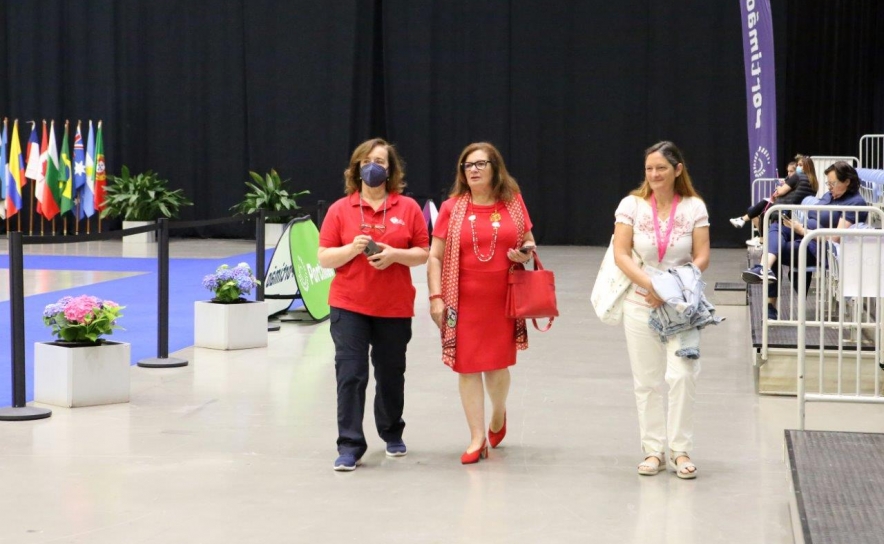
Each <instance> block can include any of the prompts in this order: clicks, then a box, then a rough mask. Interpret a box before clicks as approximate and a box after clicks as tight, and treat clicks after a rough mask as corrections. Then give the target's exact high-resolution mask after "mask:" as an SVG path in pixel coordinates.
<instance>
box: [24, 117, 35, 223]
mask: <svg viewBox="0 0 884 544" xmlns="http://www.w3.org/2000/svg"><path fill="white" fill-rule="evenodd" d="M29 123H31V132H32V133H33V131H34V130H36V128H37V122H36V121H29ZM30 153H31V140H30V139H28V153H27V155H28V156H30ZM25 162H26V163H27V161H25ZM31 181H33V182H34V183H31V209H30V210H29V211H28V215H29V222H28V225H29V226H28V234H30V235H31V236H33V235H34V185H36V184H37V180H35V179H34V180H31Z"/></svg>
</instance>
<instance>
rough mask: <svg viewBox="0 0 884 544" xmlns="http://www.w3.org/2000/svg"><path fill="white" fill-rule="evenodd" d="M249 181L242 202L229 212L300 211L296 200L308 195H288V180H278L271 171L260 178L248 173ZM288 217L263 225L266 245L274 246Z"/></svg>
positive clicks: (306, 192) (255, 173)
mask: <svg viewBox="0 0 884 544" xmlns="http://www.w3.org/2000/svg"><path fill="white" fill-rule="evenodd" d="M249 176H250V178H251V181H246V187H248V191H247V192H246V194H245V196H244V197H243V200H242V202H240V203H239V204H236V205H235V206H231V208H230V209H231V210H233V211H235V212H237V213H241V214H245V215H248V214H252V213H255V212H257V211H258V210H266V211H268V212H280V211H288V210H297V209H300V206H298V202H297V198H298V197H300V196H304V195H309V194H310V191H308V190H304V191H298V192H292V193H290V192H289V191H288V190H287V189H286V184H287V183H288V182H289V181H291V180H289V179H280V177H279V174H278V173H277V172H276V170H274V169H271V170H270V172H269V173H268V174H266V175H265V176H264V177H261V175H260V174H258V173H257V172H251V171H250V172H249ZM289 219H291V218H290V217H270V218H268V219H267V222H266V224H265V231H264V239H265V241H266V244H267V245H276V242H277V240H279V237H280V236H282V230H283V228H284V226H285V224H286V223H288V221H289Z"/></svg>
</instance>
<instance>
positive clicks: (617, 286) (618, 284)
mask: <svg viewBox="0 0 884 544" xmlns="http://www.w3.org/2000/svg"><path fill="white" fill-rule="evenodd" d="M632 259H633V260H634V261H635V262H636V264H638V265H639V266H641V265H642V261H641V258H640V257H639V256H638V254H637V253H636V252H635V250H633V251H632ZM631 285H632V280H630V279H629V278H628V277H627V276H626V274H624V273H623V271H622V270H620V267H618V266H617V263H615V262H614V237H613V236H612V237H611V243H610V244H608V250H607V251H606V252H605V258H604V259H602V266H601V267H599V274H598V276H596V278H595V285H593V286H592V296H591V297H590V300H591V301H592V306H593V308H595V313H596V315H597V316H599V319H601V320H602V323H604V324H605V325H619V324H620V322H621V321H623V299H624V298H625V297H626V292H627V291H628V290H629V287H630V286H631Z"/></svg>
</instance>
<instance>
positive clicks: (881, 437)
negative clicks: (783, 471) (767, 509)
mask: <svg viewBox="0 0 884 544" xmlns="http://www.w3.org/2000/svg"><path fill="white" fill-rule="evenodd" d="M786 449H787V454H788V456H789V464H790V467H791V472H792V474H791V476H792V483H793V488H794V489H795V497H796V502H797V505H798V516H799V517H800V518H801V530H802V531H803V533H804V542H805V543H807V544H810V543H812V542H813V543H824V542H825V543H835V542H838V543H844V544H867V543H868V544H871V543H876V544H880V543H881V542H884V434H873V433H845V432H833V431H796V430H786ZM794 530H795V531H796V532H797V531H798V527H795V528H794Z"/></svg>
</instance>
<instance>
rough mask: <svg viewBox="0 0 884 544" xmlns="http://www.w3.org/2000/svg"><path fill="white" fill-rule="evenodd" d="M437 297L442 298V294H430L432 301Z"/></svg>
mask: <svg viewBox="0 0 884 544" xmlns="http://www.w3.org/2000/svg"><path fill="white" fill-rule="evenodd" d="M437 298H442V295H430V301H432V300H434V299H437Z"/></svg>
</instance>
